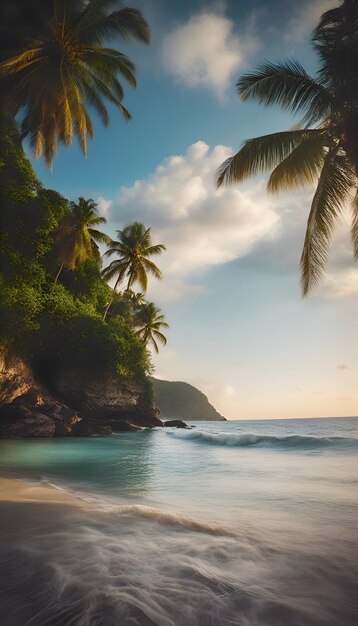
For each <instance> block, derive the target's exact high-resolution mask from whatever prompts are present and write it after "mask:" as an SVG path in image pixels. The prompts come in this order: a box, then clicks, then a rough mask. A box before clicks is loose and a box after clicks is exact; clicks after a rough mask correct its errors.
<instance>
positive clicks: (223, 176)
mask: <svg viewBox="0 0 358 626" xmlns="http://www.w3.org/2000/svg"><path fill="white" fill-rule="evenodd" d="M313 42H314V46H315V50H316V52H317V53H318V55H319V58H320V62H321V65H320V70H319V72H318V75H317V78H316V79H314V78H312V77H311V76H309V75H308V74H307V73H306V71H305V70H304V68H303V67H302V66H301V65H300V63H298V62H297V61H286V62H282V63H265V64H264V65H261V66H260V67H259V68H258V69H257V70H256V71H255V72H253V73H252V74H246V75H244V76H243V77H242V78H241V79H240V80H239V82H238V84H237V88H238V92H239V95H240V97H241V99H242V100H243V101H247V100H252V99H254V100H258V101H259V102H260V103H262V104H264V105H266V106H269V105H279V106H281V108H282V109H284V110H287V111H291V112H293V113H300V114H301V115H302V120H301V123H300V124H299V127H298V128H297V127H296V128H294V129H292V130H290V131H285V132H278V133H274V134H270V135H265V136H263V137H257V138H254V139H249V140H247V141H245V143H244V145H243V147H242V148H241V150H240V151H239V152H238V153H237V154H235V155H234V156H233V157H230V158H229V159H227V160H226V161H225V162H224V163H223V164H222V165H221V167H220V170H219V172H218V180H217V183H218V186H219V187H220V185H222V184H229V183H233V182H240V181H242V180H244V179H246V178H247V177H249V176H251V175H254V174H258V173H260V172H264V171H271V175H270V178H269V180H268V185H267V188H268V191H269V192H271V193H276V192H279V191H282V190H290V189H294V188H297V187H306V186H311V185H313V184H316V185H317V187H316V191H315V193H314V196H313V200H312V205H311V210H310V213H309V217H308V224H307V230H306V236H305V241H304V246H303V251H302V256H301V286H302V294H303V296H306V295H307V294H308V293H309V292H310V290H311V289H312V287H313V286H314V285H316V284H317V283H319V282H320V280H321V278H322V276H323V275H324V271H325V267H326V263H327V258H328V248H329V244H330V240H331V237H332V233H333V229H334V226H335V224H336V222H337V219H338V217H339V215H340V213H341V212H342V209H343V208H344V206H345V205H346V204H347V202H349V201H352V200H353V201H352V216H353V221H352V241H353V249H354V256H355V258H356V259H357V258H358V195H357V175H358V135H357V133H358V73H357V66H356V63H357V58H358V1H357V0H345V1H344V2H343V4H342V5H341V6H340V7H338V8H337V9H333V10H331V11H327V12H326V13H324V14H323V16H322V17H321V20H320V22H319V25H318V27H317V28H316V30H315V31H314V33H313Z"/></svg>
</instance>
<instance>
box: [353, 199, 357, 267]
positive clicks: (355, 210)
mask: <svg viewBox="0 0 358 626" xmlns="http://www.w3.org/2000/svg"><path fill="white" fill-rule="evenodd" d="M352 242H353V253H354V258H355V260H356V261H358V191H357V192H356V194H355V196H354V199H353V202H352Z"/></svg>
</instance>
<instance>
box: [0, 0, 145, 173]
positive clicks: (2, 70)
mask: <svg viewBox="0 0 358 626" xmlns="http://www.w3.org/2000/svg"><path fill="white" fill-rule="evenodd" d="M33 10H34V12H36V18H37V19H32V23H31V29H30V28H29V29H26V28H25V27H23V29H22V31H21V37H20V38H19V37H18V40H17V39H16V35H17V33H16V32H15V33H14V39H15V42H16V43H15V45H17V48H16V49H14V50H13V49H5V50H2V54H1V63H0V87H1V88H2V90H3V91H6V97H5V99H4V101H5V103H6V105H7V108H8V110H9V111H11V112H12V113H13V114H15V115H16V114H17V113H18V112H20V111H21V114H22V115H21V118H22V134H23V136H27V137H28V138H29V141H30V145H31V147H32V150H33V153H34V155H35V157H39V156H42V155H44V157H45V159H46V162H47V164H51V161H52V159H53V157H54V154H55V152H56V148H57V143H58V142H62V143H64V144H66V145H68V144H71V143H72V139H73V136H74V135H75V136H77V138H78V141H79V144H80V147H81V149H82V151H83V153H84V154H86V150H87V137H88V136H89V137H92V136H93V127H92V122H91V118H90V114H89V107H91V108H92V109H94V110H95V111H96V112H97V113H98V115H99V117H100V119H101V121H102V123H103V124H104V126H107V125H108V122H109V116H108V111H107V108H106V104H105V101H107V102H109V103H111V104H113V105H114V106H115V107H117V109H119V111H120V112H121V113H122V114H123V116H124V118H125V119H126V120H128V119H129V118H130V114H129V112H128V111H127V109H126V108H125V107H124V106H123V104H122V99H123V88H122V85H121V82H120V79H124V80H125V81H126V82H127V83H129V84H130V85H131V86H133V87H134V86H135V85H136V78H135V67H134V64H133V63H132V62H131V61H130V60H129V59H128V57H127V56H126V55H125V54H123V53H121V52H119V51H118V50H116V49H114V48H109V47H107V42H108V41H109V40H111V39H113V38H122V39H125V40H127V39H136V40H138V41H140V42H143V43H149V39H150V35H149V28H148V25H147V23H146V21H145V20H144V18H143V16H142V14H141V13H140V11H138V10H136V9H130V8H121V7H120V3H119V1H118V0H53V1H52V0H51V2H50V0H48V2H44V1H42V2H41V1H40V0H35V1H34V2H33Z"/></svg>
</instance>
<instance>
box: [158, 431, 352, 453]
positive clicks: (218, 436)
mask: <svg viewBox="0 0 358 626" xmlns="http://www.w3.org/2000/svg"><path fill="white" fill-rule="evenodd" d="M168 435H170V436H171V437H175V438H176V439H184V440H193V441H197V442H198V443H203V444H208V445H218V446H229V447H240V448H246V447H250V446H256V447H264V448H268V447H276V448H277V447H281V448H298V449H310V448H326V447H331V446H355V447H358V439H355V438H350V437H316V436H308V435H306V436H301V435H289V436H286V437H278V436H273V435H257V434H252V433H243V434H239V433H209V432H202V431H190V432H182V431H172V432H170V433H168Z"/></svg>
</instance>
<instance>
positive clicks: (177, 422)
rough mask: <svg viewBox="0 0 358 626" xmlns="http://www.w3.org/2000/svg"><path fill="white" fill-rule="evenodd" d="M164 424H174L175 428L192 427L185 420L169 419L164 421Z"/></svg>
mask: <svg viewBox="0 0 358 626" xmlns="http://www.w3.org/2000/svg"><path fill="white" fill-rule="evenodd" d="M163 426H172V427H173V428H190V426H188V424H186V423H185V422H183V420H167V421H166V422H163Z"/></svg>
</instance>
